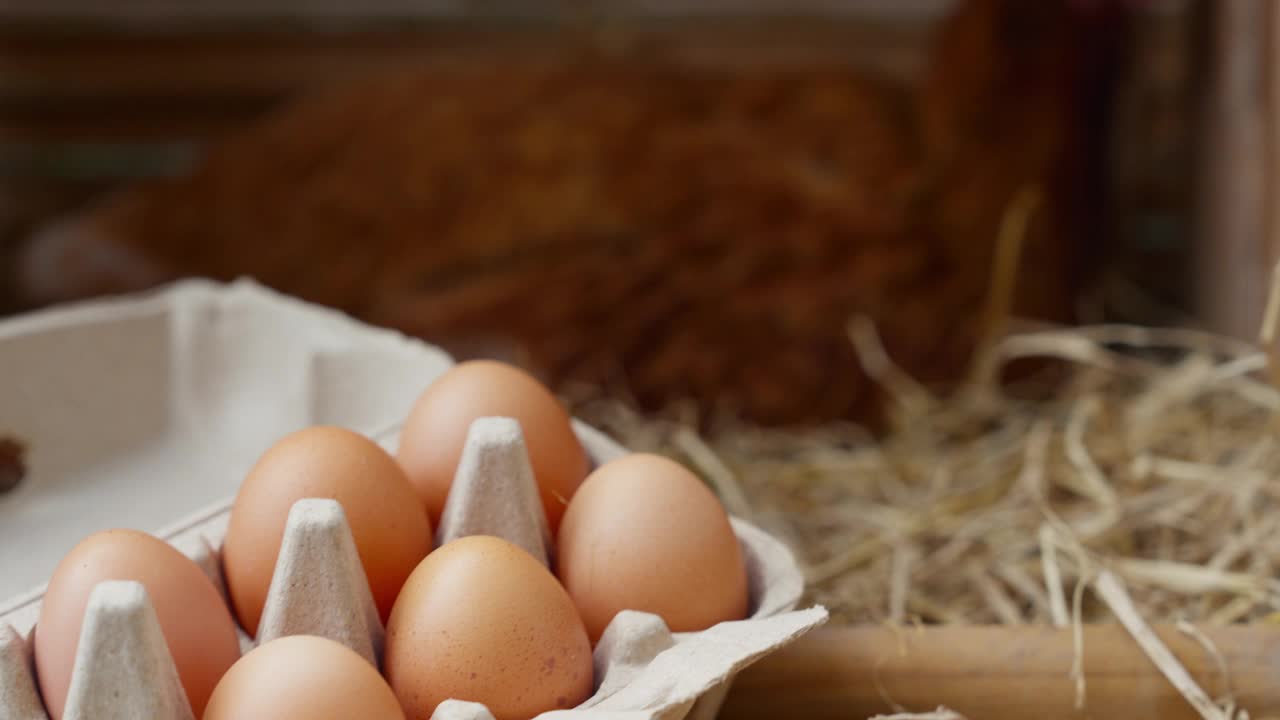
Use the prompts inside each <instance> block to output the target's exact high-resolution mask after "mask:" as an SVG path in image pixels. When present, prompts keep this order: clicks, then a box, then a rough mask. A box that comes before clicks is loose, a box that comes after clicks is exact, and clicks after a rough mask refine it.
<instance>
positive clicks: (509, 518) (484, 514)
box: [0, 418, 827, 720]
mask: <svg viewBox="0 0 1280 720" xmlns="http://www.w3.org/2000/svg"><path fill="white" fill-rule="evenodd" d="M575 431H576V432H577V433H578V437H579V439H580V441H581V442H582V444H583V446H584V447H585V448H586V449H587V453H588V455H589V456H590V458H591V460H592V463H593V465H595V466H598V465H599V464H601V463H603V462H607V461H608V460H610V459H612V458H615V457H618V456H620V455H622V454H624V453H625V452H626V451H625V450H624V449H623V448H621V447H620V446H618V445H617V444H616V443H614V442H613V441H612V440H610V439H609V438H607V437H606V436H604V435H603V434H601V433H599V432H597V431H595V430H593V429H591V428H590V427H588V426H586V425H583V424H580V423H576V422H575ZM229 506H230V503H223V504H222V505H221V506H220V507H219V508H216V509H215V510H214V511H213V512H211V513H204V514H201V515H200V516H197V517H196V518H193V519H192V520H191V521H189V522H184V523H180V524H179V525H178V526H176V527H174V528H173V529H171V530H170V531H168V532H165V533H162V534H161V536H162V537H163V538H164V539H166V540H168V541H169V542H171V543H172V544H173V545H174V546H176V547H177V548H178V549H179V550H181V551H182V552H183V553H184V554H186V555H187V556H188V557H190V558H192V559H193V560H194V561H195V562H196V563H197V564H198V565H199V566H200V567H201V568H202V569H203V570H204V571H205V572H206V574H208V576H209V577H210V579H211V580H212V581H213V582H214V585H215V586H216V587H217V588H218V589H219V591H220V592H222V593H223V596H224V599H225V597H226V584H225V582H224V580H223V577H222V573H221V564H220V561H219V557H218V551H217V548H218V547H219V546H220V544H221V540H222V537H223V536H224V534H225V532H226V527H227V519H228V516H229V513H230V509H229ZM732 525H733V529H734V532H735V533H736V534H737V536H738V539H739V542H740V543H741V546H742V549H743V556H744V559H745V562H746V565H747V570H748V577H749V593H750V608H751V611H750V617H749V618H748V619H746V620H742V621H736V622H726V623H721V624H719V625H716V626H714V627H712V628H710V629H708V630H704V631H701V632H690V633H672V632H669V631H668V629H667V627H666V625H665V624H664V623H663V621H662V620H661V618H659V617H658V616H656V615H652V614H649V613H642V612H634V611H625V612H622V613H619V614H618V616H617V617H616V618H615V619H614V620H613V622H612V623H611V624H610V625H609V626H608V628H607V629H606V630H605V632H604V634H603V636H602V637H601V639H600V642H599V643H598V644H597V646H596V648H595V650H594V658H593V660H594V666H595V681H596V686H595V687H596V689H595V692H594V694H593V695H592V696H591V697H590V698H589V699H588V700H587V701H585V702H584V703H583V704H582V705H581V706H579V707H577V708H574V709H571V710H558V711H551V712H547V713H544V714H542V715H540V716H539V718H542V719H543V720H555V719H557V718H564V719H565V720H569V719H573V720H579V719H581V720H623V719H624V718H625V719H626V720H641V719H648V718H654V719H657V718H661V719H662V720H675V719H677V718H687V719H688V720H707V719H709V718H712V717H714V716H715V714H716V713H717V712H718V710H719V706H720V704H721V702H722V701H723V699H724V696H725V694H726V692H727V691H728V688H729V684H730V682H731V681H732V678H733V676H734V675H735V674H736V673H737V672H738V671H739V670H740V669H742V668H743V667H744V666H746V665H748V664H749V663H751V662H752V661H754V660H756V659H758V658H759V657H761V656H763V655H764V654H766V653H768V652H770V651H771V650H774V649H776V648H778V647H780V646H781V645H784V644H786V643H787V642H789V641H791V640H793V639H795V638H796V637H798V636H800V635H802V634H803V633H805V632H807V631H808V630H810V629H812V628H814V627H816V626H817V625H819V624H821V623H822V622H824V621H825V619H826V616H827V614H826V611H825V610H823V609H822V608H810V609H806V610H798V611H797V610H794V607H795V606H796V604H797V602H798V601H799V599H800V595H801V591H802V588H803V580H802V577H801V574H800V572H799V570H798V568H797V567H796V564H795V562H794V559H793V558H792V556H791V554H790V551H788V550H787V548H786V547H785V546H784V545H782V544H781V543H780V542H778V541H777V540H775V539H773V538H772V537H770V536H769V535H768V534H766V533H765V532H763V531H761V530H759V529H758V528H756V527H754V526H753V525H751V524H750V523H747V522H745V521H743V520H740V519H738V518H732ZM466 535H495V536H498V537H502V538H504V539H506V540H508V541H510V542H512V543H515V544H516V545H519V546H520V547H522V548H524V549H525V550H527V551H529V553H530V554H531V555H533V556H534V557H535V558H537V559H538V560H540V561H541V562H542V563H543V564H547V565H548V566H549V560H550V558H552V557H553V554H552V540H551V535H550V532H549V530H548V527H547V522H546V517H545V514H544V513H543V512H542V506H541V501H540V500H539V496H538V491H537V486H536V484H535V481H534V477H533V470H532V468H531V466H530V463H529V456H528V452H527V449H526V447H525V443H524V438H523V433H522V432H521V429H520V426H519V424H518V423H517V422H516V421H514V420H511V419H509V418H481V419H479V420H477V421H475V422H474V423H473V424H472V426H471V427H470V428H469V431H468V435H467V441H466V445H465V447H464V450H463V454H462V459H461V461H460V463H459V467H458V471H457V475H456V477H455V480H454V484H453V487H452V489H451V491H450V494H449V498H448V500H447V502H446V504H445V508H444V512H443V515H442V517H441V522H440V527H439V528H438V531H437V545H440V544H443V543H445V542H448V541H449V540H452V539H455V538H458V537H463V536H466ZM39 603H40V594H39V592H37V593H34V594H33V596H32V598H31V599H30V600H29V601H28V602H26V603H23V604H21V605H20V606H18V607H16V608H14V609H12V610H10V611H8V612H7V613H5V614H4V615H3V616H0V720H46V719H47V717H48V716H47V715H46V714H45V712H44V709H43V706H42V704H41V702H40V699H39V695H38V692H37V690H36V681H35V676H34V672H33V667H34V666H33V662H32V658H31V643H30V642H29V640H30V637H31V632H32V629H33V627H34V625H35V620H36V618H37V616H38V614H39ZM256 630H257V632H256V634H255V636H256V641H257V642H266V641H269V640H272V639H274V638H278V637H282V636H286V635H297V634H309V635H319V636H321V637H327V638H330V639H332V640H335V641H337V642H340V643H342V644H344V645H346V646H347V647H349V648H351V649H352V650H354V651H356V652H357V653H359V654H360V655H362V656H363V657H365V658H366V659H367V660H369V661H370V662H372V663H374V664H375V665H377V664H378V661H379V658H380V657H381V652H382V647H383V643H384V628H383V625H382V623H381V621H380V619H379V616H378V612H377V609H376V607H375V606H374V602H373V595H372V592H371V591H370V589H369V585H368V582H367V581H366V579H365V574H364V570H363V567H362V566H361V564H360V558H359V556H358V554H357V553H356V547H355V542H354V540H353V539H352V535H351V530H350V528H349V526H348V524H347V521H346V516H345V514H344V513H343V510H342V507H341V505H340V504H339V503H338V502H336V501H334V500H326V499H305V500H300V501H298V502H297V503H295V504H294V506H293V507H292V508H291V510H290V513H289V517H288V521H287V524H286V529H285V533H284V539H283V542H282V544H281V547H280V553H279V555H278V557H277V562H276V566H275V570H274V573H273V575H272V580H271V585H270V588H269V590H268V593H267V599H266V605H265V607H264V610H263V614H262V619H261V622H260V624H259V626H258V628H257V629H256ZM254 644H255V640H253V639H251V638H250V637H249V635H248V634H247V633H245V632H244V630H243V629H241V645H242V651H247V650H248V649H250V648H252V647H253V646H254ZM66 708H67V709H66V713H65V716H64V717H65V718H66V720H90V719H92V720H114V719H116V718H119V719H120V720H126V719H130V720H132V719H135V718H143V717H146V718H152V719H153V720H189V719H190V718H192V711H191V708H190V706H189V705H188V703H187V700H186V696H185V693H184V692H183V690H182V688H181V685H180V684H179V683H178V678H177V671H176V669H175V667H174V663H173V659H172V657H171V656H170V654H169V651H168V649H167V647H166V645H165V643H164V639H163V636H162V635H161V633H160V627H159V624H158V621H157V619H156V614H155V611H154V610H153V609H152V607H151V604H150V601H149V600H148V598H147V595H146V592H145V590H144V589H143V588H142V586H141V585H140V584H138V583H134V582H123V581H108V582H104V583H101V584H99V585H98V586H96V587H95V588H94V590H93V592H92V593H91V595H90V599H89V603H88V607H87V609H86V614H85V620H84V625H83V630H82V633H81V640H80V645H79V648H78V650H77V654H76V659H75V665H74V668H73V671H72V680H71V686H70V690H69V694H68V699H67V705H66ZM432 717H433V718H434V720H492V715H491V714H490V713H489V712H488V710H487V709H485V707H484V706H483V705H480V704H478V703H473V702H463V701H456V700H450V701H447V702H445V703H442V704H441V705H440V706H439V707H438V708H437V710H436V711H435V714H434V715H433V716H432Z"/></svg>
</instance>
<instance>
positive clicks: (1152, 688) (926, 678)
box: [720, 624, 1280, 720]
mask: <svg viewBox="0 0 1280 720" xmlns="http://www.w3.org/2000/svg"><path fill="white" fill-rule="evenodd" d="M1155 630H1156V632H1157V634H1158V635H1159V636H1160V638H1161V639H1162V640H1163V641H1164V642H1165V643H1167V644H1168V645H1169V647H1170V649H1171V650H1172V651H1173V653H1174V654H1175V655H1176V656H1177V657H1178V659H1179V660H1180V661H1181V662H1182V663H1183V664H1184V665H1185V666H1186V668H1187V670H1188V671H1189V672H1190V673H1191V675H1192V676H1193V677H1194V678H1195V679H1196V681H1197V682H1198V683H1200V685H1201V686H1202V687H1203V688H1204V689H1205V691H1206V692H1208V693H1209V695H1210V696H1211V697H1214V698H1221V697H1224V696H1225V694H1226V693H1227V691H1228V687H1229V688H1230V691H1231V692H1232V693H1233V695H1234V697H1235V699H1236V701H1237V705H1238V707H1241V708H1244V709H1247V710H1248V711H1249V713H1250V715H1251V717H1253V718H1255V720H1257V719H1259V718H1265V717H1268V716H1272V717H1274V716H1280V682H1277V680H1280V672H1278V670H1280V627H1272V626H1243V625H1241V626H1228V627H1217V628H1203V629H1202V632H1203V634H1204V636H1206V637H1207V638H1208V640H1209V641H1210V642H1211V643H1212V644H1213V645H1214V646H1215V647H1216V649H1217V651H1218V652H1219V653H1220V654H1221V660H1222V665H1221V667H1225V669H1226V671H1227V675H1229V683H1228V678H1227V677H1225V676H1224V674H1223V672H1222V671H1221V669H1220V665H1219V663H1218V660H1217V659H1215V658H1214V657H1213V655H1212V654H1211V653H1210V652H1209V651H1207V650H1206V649H1205V647H1204V646H1202V645H1201V643H1200V642H1199V641H1198V640H1196V639H1195V638H1193V637H1191V636H1189V635H1187V634H1185V633H1183V632H1181V631H1180V630H1178V629H1177V628H1176V627H1173V626H1168V625H1162V626H1156V627H1155ZM1082 638H1083V641H1084V642H1083V652H1082V655H1081V658H1082V661H1083V662H1082V667H1083V671H1084V707H1083V709H1077V706H1076V693H1077V690H1076V682H1075V680H1073V678H1072V673H1071V671H1072V665H1073V662H1074V661H1075V657H1076V654H1075V650H1074V643H1073V638H1072V631H1071V629H1070V628H1051V627H1032V626H1019V627H996V626H990V627H977V626H951V627H927V628H912V627H904V628H895V629H891V628H888V627H846V628H826V629H822V630H818V631H815V632H814V633H812V634H811V635H809V636H807V637H805V638H803V639H801V640H799V641H797V642H796V643H795V644H794V645H791V646H789V647H787V648H784V649H783V650H780V651H779V652H777V653H775V654H773V655H770V656H768V657H766V658H764V659H762V660H761V661H760V662H758V663H756V664H755V665H753V666H751V667H750V668H747V669H746V670H744V671H743V672H742V674H741V675H739V677H738V680H737V682H736V683H735V684H734V687H733V691H732V692H731V693H730V695H729V698H728V700H727V702H726V703H725V706H724V710H723V712H722V713H721V716H720V717H721V718H722V719H723V720H753V719H755V718H777V717H805V718H812V719H815V720H817V719H820V718H842V719H843V720H853V719H856V718H867V717H871V716H873V715H876V714H878V713H887V712H891V711H893V710H901V709H903V708H905V709H908V710H912V711H925V710H932V709H934V708H936V707H938V706H939V705H945V706H947V707H948V708H951V709H953V710H956V711H958V712H960V713H963V714H964V715H965V716H966V717H967V718H969V719H970V720H977V719H978V718H982V719H983V720H1002V719H1005V718H1008V719H1010V720H1012V719H1013V718H1031V717H1034V718H1042V719H1051V718H1087V717H1092V718H1122V717H1128V718H1138V717H1143V718H1162V720H1182V719H1183V718H1187V719H1188V720H1190V719H1192V718H1198V717H1199V715H1197V713H1196V712H1195V711H1194V710H1193V709H1192V708H1191V706H1189V705H1188V704H1187V703H1186V701H1185V700H1183V698H1182V696H1181V695H1179V694H1178V692H1177V691H1176V690H1175V689H1174V688H1173V686H1172V685H1170V684H1169V682H1168V681H1167V680H1166V679H1165V678H1164V677H1163V676H1162V675H1161V674H1160V672H1159V670H1157V669H1156V667H1155V666H1154V665H1153V664H1152V663H1151V661H1150V660H1148V658H1147V657H1146V656H1145V655H1144V654H1143V653H1142V651H1141V650H1140V649H1139V648H1138V646H1137V645H1136V644H1135V643H1134V641H1133V640H1132V638H1130V637H1129V635H1128V634H1127V633H1126V632H1125V631H1124V629H1123V628H1121V627H1120V626H1119V625H1112V624H1106V625H1087V626H1085V627H1084V628H1083V632H1082Z"/></svg>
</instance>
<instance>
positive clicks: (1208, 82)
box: [0, 0, 1280, 426]
mask: <svg viewBox="0 0 1280 720" xmlns="http://www.w3.org/2000/svg"><path fill="white" fill-rule="evenodd" d="M1278 13H1280V11H1278V10H1277V9H1276V8H1275V7H1274V6H1273V4H1272V3H1270V2H1266V1H1265V0H1222V1H1221V2H1207V1H1205V2H1194V1H1192V0H1147V1H1130V2H1124V1H1113V0H1045V1H1043V2H1022V1H1019V0H900V1H895V0H875V1H872V0H864V1H856V0H850V1H847V2H836V1H827V2H821V1H812V2H772V1H766V0H738V1H736V2H731V1H729V0H722V1H721V0H717V1H716V2H704V3H679V2H672V1H669V0H617V1H606V0H598V1H589V0H573V1H566V2H559V3H522V2H470V1H467V0H420V1H416V2H406V1H404V0H370V1H368V2H361V3H344V2H337V1H328V0H261V1H257V2H249V1H247V0H243V1H242V0H228V1H226V2H221V3H197V2H189V1H188V0H118V1H117V2H113V3H103V2H93V1H91V0H42V1H40V2H35V1H24V0H0V278H3V282H2V283H0V288H2V289H0V310H2V311H3V312H5V313H12V312H17V311H21V310H27V309H32V308H36V307H39V306H42V305H46V304H49V303H53V302H58V301H65V300H71V299H79V298H88V297H94V296H98V295H101V294H105V293H115V292H122V291H130V290H139V289H144V288H148V287H152V286H155V285H157V284H160V283H164V282H168V281H170V280H173V279H176V278H180V277H187V276H204V277H212V278H217V279H223V280H229V279H232V278H235V277H239V276H252V277H255V278H257V279H258V280H260V281H261V282H264V283H266V284H268V285H270V286H272V287H275V288H277V289H280V290H282V291H284V292H287V293H291V294H294V295H297V296H300V297H302V298H305V299H308V300H312V301H317V302H321V303H325V304H328V305H331V306H333V307H336V308H339V309H342V310H344V311H346V312H349V313H351V314H353V315H355V316H357V317H360V318H362V319H364V320H367V321H369V322H371V323H376V324H379V325H383V326H388V327H393V328H397V329H399V330H402V331H404V332H406V333H411V334H414V335H417V336H420V337H423V338H425V339H427V340H429V341H432V342H435V343H438V344H441V345H443V346H445V347H446V348H447V349H449V350H451V351H452V352H454V353H455V354H457V355H458V356H460V357H473V356H494V357H500V358H504V359H508V360H513V361H516V362H520V363H522V364H524V365H526V366H528V367H530V368H532V369H533V370H535V371H536V372H537V373H538V374H539V375H540V376H542V377H543V378H545V379H547V380H548V381H549V382H551V383H552V384H553V385H554V386H555V387H556V388H558V389H560V390H561V391H562V392H565V393H570V394H572V393H573V392H576V390H575V388H579V387H583V386H591V387H602V388H606V389H607V392H610V393H613V394H616V395H617V396H619V397H625V398H627V399H628V400H629V401H631V402H634V403H636V404H638V405H639V406H641V407H642V408H644V409H646V410H654V411H657V410H662V409H664V408H669V407H671V406H672V405H673V404H674V403H683V404H684V406H685V407H692V408H695V409H696V411H697V413H698V417H699V418H715V417H718V416H733V417H736V418H741V419H744V420H746V421H749V422H753V423H760V424H766V425H778V426H807V425H814V424H818V423H824V422H828V421H831V420H837V419H852V420H858V421H862V422H869V423H875V422H876V416H877V413H878V412H879V410H878V408H879V407H880V406H881V402H880V400H881V399H880V398H879V397H878V396H877V390H876V389H875V386H874V384H872V383H871V382H870V381H868V380H867V378H866V377H865V376H864V375H863V371H862V370H861V368H860V367H859V364H858V362H857V359H856V358H855V354H854V352H853V348H852V345H851V343H850V340H849V336H848V333H847V327H848V324H849V322H850V320H851V319H852V318H855V317H862V316H865V317H867V318H869V319H870V320H872V321H873V322H874V324H875V326H876V327H877V328H878V329H879V333H880V335H881V337H882V338H883V342H884V345H885V347H886V349H887V350H888V352H889V354H890V355H891V356H892V357H893V358H894V359H895V360H896V361H897V362H898V363H899V364H900V365H902V366H903V367H904V368H905V369H906V370H907V371H908V372H909V373H911V374H912V375H914V376H916V377H918V378H920V379H921V380H922V381H924V382H926V383H928V384H930V385H945V384H947V383H951V382H954V381H956V380H958V379H960V378H961V377H963V376H964V374H965V373H966V372H967V371H968V368H969V360H970V357H971V355H972V353H973V351H974V349H975V347H977V346H978V344H979V343H980V342H981V341H982V339H983V338H984V337H985V336H986V335H987V334H989V333H991V332H994V331H997V330H998V329H999V328H996V327H993V326H992V323H993V318H996V319H997V320H998V319H999V318H1000V317H1002V316H1003V314H1002V313H1001V312H995V313H994V314H993V311H992V308H993V307H995V308H996V309H997V310H999V308H1000V305H1001V303H1002V302H1003V301H1002V299H1001V298H1000V297H999V295H1000V293H998V292H997V293H995V296H996V297H994V298H993V290H992V288H993V287H1009V288H1011V290H1010V293H1011V294H1010V295H1009V296H1008V297H1009V301H1010V306H1011V311H1012V313H1013V315H1014V316H1015V317H1016V318H1017V321H1016V322H1017V323H1018V324H1020V325H1028V324H1030V325H1034V324H1048V323H1097V322H1139V323H1144V324H1152V325H1161V324H1171V323H1174V324H1198V325H1201V326H1205V327H1208V328H1210V329H1214V330H1218V331H1224V332H1229V333H1234V334H1238V335H1244V336H1249V335H1251V334H1252V333H1253V332H1254V328H1255V327H1256V325H1257V322H1258V318H1259V317H1260V315H1261V311H1262V304H1263V295H1264V287H1265V285H1266V283H1267V282H1268V277H1269V268H1270V266H1271V264H1272V263H1273V262H1274V261H1275V259H1276V250H1277V248H1278V247H1280V244H1278V242H1280V241H1277V240H1276V238H1277V237H1280V236H1278V235H1277V231H1276V223H1277V218H1276V217H1275V214H1274V213H1273V212H1271V210H1270V207H1269V204H1268V203H1266V202H1265V198H1266V197H1267V196H1268V193H1269V192H1270V188H1271V186H1272V183H1273V182H1275V177H1276V176H1275V172H1274V169H1275V168H1280V164H1278V163H1277V162H1276V160H1277V159H1280V124H1277V122H1276V121H1275V117H1276V114H1275V110H1274V108H1273V105H1274V104H1275V103H1276V102H1277V99H1278V98H1280V75H1278V74H1277V68H1280V63H1278V62H1277V59H1280V49H1277V48H1278V47H1280V43H1276V42H1275V38H1274V36H1275V34H1276V31H1275V29H1274V28H1276V27H1280V24H1278V23H1280V14H1278Z"/></svg>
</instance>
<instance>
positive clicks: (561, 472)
mask: <svg viewBox="0 0 1280 720" xmlns="http://www.w3.org/2000/svg"><path fill="white" fill-rule="evenodd" d="M481 417H510V418H515V419H516V420H517V421H519V422H520V427H521V429H522V430H523V431H524V439H525V443H526V445H527V446H528V448H529V460H530V462H531V463H532V465H533V474H534V477H535V478H536V479H537V481H538V489H539V491H540V493H541V495H542V505H543V507H544V508H545V509H546V512H547V521H548V523H549V524H550V526H551V529H552V531H553V532H554V531H555V528H556V527H557V526H559V524H560V516H561V515H563V514H564V507H565V505H566V504H567V503H568V502H569V499H570V498H571V497H573V493H574V492H575V491H576V490H577V489H578V485H579V484H580V483H581V482H582V478H583V477H584V476H586V474H587V456H586V453H585V452H584V451H583V449H582V446H581V445H580V444H579V443H578V438H577V436H576V435H574V434H573V426H572V425H571V424H570V421H569V413H568V412H566V411H565V409H564V406H562V405H561V404H560V402H559V401H558V400H556V398H555V396H554V395H552V394H551V391H550V390H547V388H546V387H544V386H543V385H542V384H541V383H539V382H538V381H537V380H536V379H534V378H533V377H532V376H531V375H529V374H527V373H525V372H524V371H522V370H519V369H517V368H515V367H512V366H510V365H506V364H503V363H500V362H493V361H489V360H473V361H469V362H464V363H460V364H458V365H456V366H455V367H453V368H452V369H450V370H449V371H448V372H446V373H445V374H443V375H441V376H440V377H439V378H437V379H436V381H435V382H433V383H431V385H430V386H429V387H428V388H427V389H426V391H425V392H423V393H422V396H421V397H419V398H418V401H417V403H416V404H415V405H414V406H413V410H412V411H410V413H409V418H408V420H406V421H405V424H404V428H403V429H402V430H401V431H400V449H399V453H398V458H399V460H400V464H401V465H403V466H404V469H405V471H406V472H407V473H408V474H409V480H410V481H411V482H412V483H413V486H414V488H415V489H416V490H417V491H418V494H419V495H421V496H422V499H423V501H424V502H426V504H427V512H429V513H430V515H431V522H432V523H439V522H440V513H441V511H442V510H444V501H445V498H446V497H448V495H449V486H450V485H451V484H452V483H453V474H454V471H456V470H457V468H458V460H459V459H460V458H461V457H462V445H463V443H464V442H465V441H466V439H467V430H468V429H469V428H470V427H471V421H473V420H475V419H476V418H481Z"/></svg>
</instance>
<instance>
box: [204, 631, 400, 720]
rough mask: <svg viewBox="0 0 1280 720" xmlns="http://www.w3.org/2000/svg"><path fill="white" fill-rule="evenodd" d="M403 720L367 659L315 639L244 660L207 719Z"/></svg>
mask: <svg viewBox="0 0 1280 720" xmlns="http://www.w3.org/2000/svg"><path fill="white" fill-rule="evenodd" d="M354 718H359V719H360V720H404V712H403V711H401V709H400V703H399V702H398V701H397V700H396V696H395V694H394V693H392V692H391V688H390V687H388V686H387V682H386V681H385V680H383V679H382V676H381V675H379V674H378V671H377V669H375V668H374V667H373V666H372V665H370V664H369V662H368V661H367V660H365V659H364V658H362V657H360V656H359V655H357V654H356V653H355V652H353V651H352V650H350V649H348V648H347V647H346V646H344V645H341V644H339V643H336V642H334V641H332V640H327V639H325V638H319V637H314V636H311V635H292V636H290V637H283V638H280V639H278V640H272V641H271V642H269V643H266V644H265V645H262V646H260V647H258V648H255V649H253V650H251V651H250V652H249V653H248V654H246V655H245V656H244V657H242V658H240V661H239V662H237V663H236V664H235V665H234V666H232V668H231V669H230V670H229V671H227V674H226V675H225V676H223V678H222V682H220V683H218V687H217V689H216V690H214V691H213V697H211V698H209V709H208V710H206V711H205V714H204V720H352V719H354Z"/></svg>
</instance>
